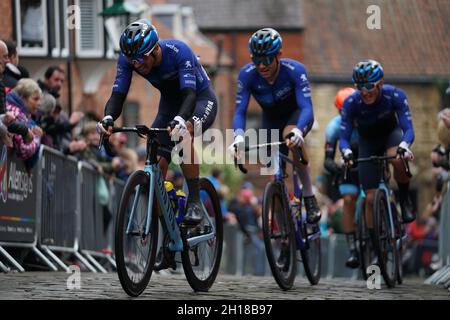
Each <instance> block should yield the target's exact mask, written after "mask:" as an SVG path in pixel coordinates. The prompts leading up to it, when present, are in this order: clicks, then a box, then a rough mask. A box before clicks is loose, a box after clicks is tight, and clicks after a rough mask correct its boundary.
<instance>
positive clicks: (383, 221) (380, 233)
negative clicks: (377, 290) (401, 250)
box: [373, 189, 398, 288]
mask: <svg viewBox="0 0 450 320" xmlns="http://www.w3.org/2000/svg"><path fill="white" fill-rule="evenodd" d="M388 205H389V202H388V200H387V199H386V195H385V193H384V191H383V190H380V189H378V190H377V191H376V192H375V196H374V203H373V215H374V219H373V220H374V221H373V224H374V225H373V226H374V233H375V249H376V251H377V254H378V263H379V266H380V269H381V274H382V275H383V279H384V281H385V282H386V285H387V286H388V287H389V288H393V287H394V286H395V281H396V276H397V258H398V253H397V241H396V239H395V237H392V234H391V224H390V221H389V211H388Z"/></svg>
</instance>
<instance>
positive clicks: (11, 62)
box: [4, 40, 30, 92]
mask: <svg viewBox="0 0 450 320" xmlns="http://www.w3.org/2000/svg"><path fill="white" fill-rule="evenodd" d="M5 44H6V46H7V47H8V63H6V68H5V72H4V84H5V86H6V88H7V91H8V92H9V90H11V89H13V88H14V87H15V86H16V85H17V82H18V81H19V80H20V79H23V78H29V77H30V73H29V72H28V70H27V69H25V68H24V67H22V66H20V65H19V55H18V52H17V45H16V43H15V42H14V41H9V40H7V41H5Z"/></svg>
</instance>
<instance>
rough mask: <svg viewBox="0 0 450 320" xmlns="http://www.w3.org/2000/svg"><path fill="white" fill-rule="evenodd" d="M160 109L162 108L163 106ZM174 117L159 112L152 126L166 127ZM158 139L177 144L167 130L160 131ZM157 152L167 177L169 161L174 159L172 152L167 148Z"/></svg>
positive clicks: (167, 143) (162, 169)
mask: <svg viewBox="0 0 450 320" xmlns="http://www.w3.org/2000/svg"><path fill="white" fill-rule="evenodd" d="M160 106H161V103H160ZM159 110H161V107H160V109H159ZM173 117H174V116H172V115H170V114H164V113H161V112H158V114H157V115H156V118H155V120H154V121H153V123H152V125H151V127H152V128H166V127H167V125H168V123H169V122H170V121H171V120H172V119H173ZM158 139H159V142H161V143H162V144H165V145H168V146H172V147H173V146H174V145H175V143H174V142H173V141H171V139H170V136H169V134H168V133H167V132H159V133H158ZM157 154H158V162H159V166H160V167H161V171H162V173H163V176H164V177H166V174H167V170H168V169H169V163H170V161H171V159H172V157H171V153H170V152H168V151H166V150H161V149H159V150H158V151H157Z"/></svg>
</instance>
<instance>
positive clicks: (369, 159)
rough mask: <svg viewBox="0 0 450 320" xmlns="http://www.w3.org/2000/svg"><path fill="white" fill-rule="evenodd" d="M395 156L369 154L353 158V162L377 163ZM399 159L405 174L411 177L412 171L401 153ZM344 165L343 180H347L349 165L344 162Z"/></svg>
mask: <svg viewBox="0 0 450 320" xmlns="http://www.w3.org/2000/svg"><path fill="white" fill-rule="evenodd" d="M396 158H397V155H395V156H371V157H367V158H358V159H356V160H354V161H353V162H354V163H355V164H357V163H362V162H377V163H379V162H381V161H386V160H392V159H396ZM400 159H401V160H402V163H403V166H404V168H405V173H406V175H407V176H408V178H412V173H411V170H410V168H409V164H408V161H406V159H405V157H404V156H403V155H400ZM344 167H345V168H344V181H347V178H348V170H349V165H348V164H345V165H344Z"/></svg>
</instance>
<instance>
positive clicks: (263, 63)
mask: <svg viewBox="0 0 450 320" xmlns="http://www.w3.org/2000/svg"><path fill="white" fill-rule="evenodd" d="M281 47H282V38H281V36H280V34H279V33H278V32H277V31H276V30H274V29H272V28H264V29H260V30H258V31H256V32H255V33H254V34H253V35H252V36H251V37H250V40H249V51H250V54H251V59H252V63H249V64H247V65H245V66H244V67H243V68H242V69H241V71H240V73H239V78H238V85H237V97H236V110H235V113H234V119H233V129H234V142H233V144H232V145H230V147H229V150H230V152H231V154H232V155H233V157H234V158H237V157H238V156H239V155H238V153H237V152H236V151H235V149H236V148H235V147H236V146H238V145H242V144H243V143H244V131H245V124H246V113H247V107H248V103H249V99H250V95H252V96H253V97H254V98H255V99H256V101H257V102H258V104H259V105H260V106H261V108H262V110H263V112H262V124H263V128H264V129H278V130H279V132H280V136H279V140H284V139H286V138H285V137H286V136H287V135H288V134H291V137H290V138H289V139H286V144H287V147H289V148H290V149H291V150H292V151H293V153H294V157H295V158H297V159H298V155H299V149H298V147H302V152H303V153H306V150H305V146H304V138H305V136H306V135H307V134H308V132H309V130H310V129H311V127H312V125H313V122H314V114H313V107H312V101H311V90H310V87H309V82H308V78H307V72H306V69H305V67H304V66H303V64H301V63H300V62H298V61H295V60H292V59H281ZM269 131H270V130H269ZM268 138H269V139H270V134H268ZM287 147H286V146H282V147H281V148H280V151H281V152H283V153H284V154H287V153H288V148H287ZM299 166H300V172H299V176H300V180H301V182H302V186H303V197H304V201H305V207H306V211H307V221H308V222H309V223H316V222H318V221H319V220H320V217H321V213H320V209H319V207H318V204H317V200H316V198H315V196H314V193H313V189H312V183H311V178H310V176H311V169H310V166H309V165H303V164H300V163H299Z"/></svg>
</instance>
